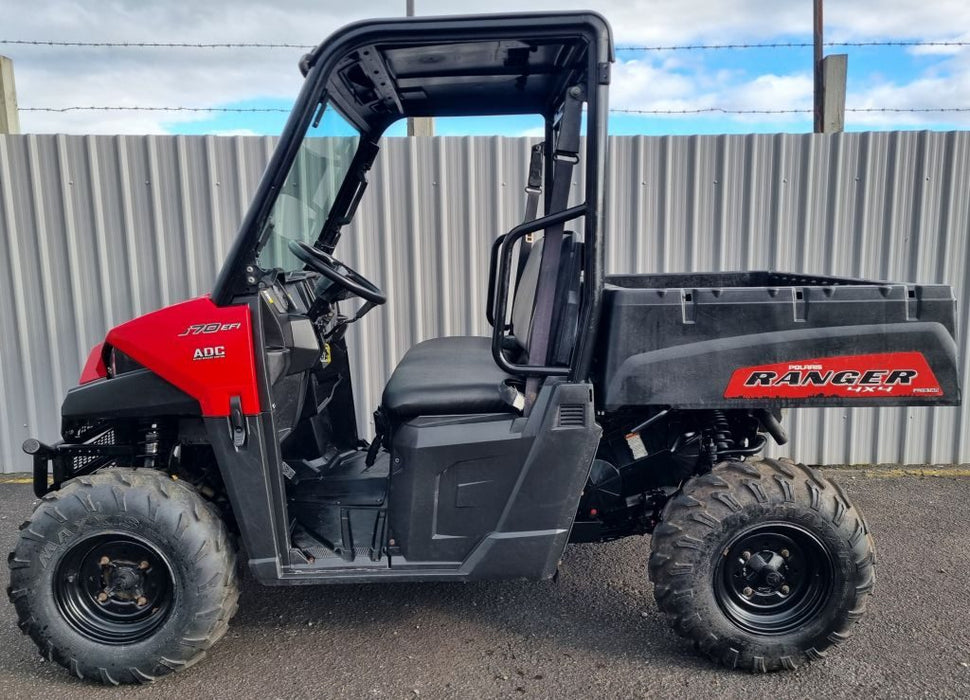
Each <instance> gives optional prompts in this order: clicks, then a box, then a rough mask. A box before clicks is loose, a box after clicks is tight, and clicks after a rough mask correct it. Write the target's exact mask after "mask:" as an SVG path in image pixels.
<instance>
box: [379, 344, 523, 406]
mask: <svg viewBox="0 0 970 700" xmlns="http://www.w3.org/2000/svg"><path fill="white" fill-rule="evenodd" d="M512 379H513V377H512V376H511V375H508V374H506V373H505V372H503V371H502V370H500V369H499V368H498V365H496V364H495V360H494V358H492V339H491V338H478V337H475V336H452V337H447V338H435V339H433V340H426V341H424V342H423V343H418V344H417V345H415V346H414V347H412V348H411V349H410V350H408V351H407V353H405V355H404V357H403V358H402V359H401V362H400V363H399V364H398V366H397V368H395V370H394V373H393V374H392V375H391V378H390V380H388V382H387V386H385V387H384V397H383V399H382V400H381V406H382V407H383V409H384V411H386V412H387V413H388V414H389V415H391V416H393V417H394V418H397V419H399V420H402V419H406V418H413V417H414V416H427V415H439V416H441V415H452V414H463V413H499V412H502V411H511V410H512V405H511V403H512V401H514V398H515V395H516V392H515V390H514V389H513V388H512V387H511V386H509V385H508V384H506V382H507V381H509V380H512Z"/></svg>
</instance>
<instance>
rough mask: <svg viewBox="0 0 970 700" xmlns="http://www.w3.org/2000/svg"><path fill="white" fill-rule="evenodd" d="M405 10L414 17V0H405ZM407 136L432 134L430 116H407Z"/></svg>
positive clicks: (432, 128) (432, 126)
mask: <svg viewBox="0 0 970 700" xmlns="http://www.w3.org/2000/svg"><path fill="white" fill-rule="evenodd" d="M405 12H406V13H407V16H408V17H414V0H406V5H405ZM408 136H434V120H433V119H431V118H430V117H408Z"/></svg>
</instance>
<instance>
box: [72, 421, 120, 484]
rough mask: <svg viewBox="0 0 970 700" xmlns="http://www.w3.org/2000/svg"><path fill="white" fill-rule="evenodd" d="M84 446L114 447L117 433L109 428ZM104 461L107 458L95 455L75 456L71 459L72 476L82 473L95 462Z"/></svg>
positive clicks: (87, 441)
mask: <svg viewBox="0 0 970 700" xmlns="http://www.w3.org/2000/svg"><path fill="white" fill-rule="evenodd" d="M84 444H86V445H97V446H100V447H105V446H107V445H114V444H115V431H114V430H113V429H112V428H108V430H105V431H104V432H103V433H101V434H100V435H98V436H97V437H95V438H93V439H90V440H86V441H85V443H84ZM104 459H105V457H104V456H103V455H97V454H94V455H75V456H73V457H71V473H72V474H74V473H77V472H79V471H81V470H82V469H84V468H85V467H88V466H90V465H91V464H93V463H94V462H97V461H99V460H101V461H104Z"/></svg>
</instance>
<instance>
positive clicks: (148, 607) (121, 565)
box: [54, 533, 175, 645]
mask: <svg viewBox="0 0 970 700" xmlns="http://www.w3.org/2000/svg"><path fill="white" fill-rule="evenodd" d="M174 594H175V582H174V579H173V577H172V568H171V566H170V565H169V563H168V561H167V560H166V558H165V557H164V555H163V554H162V553H161V552H159V551H158V549H157V548H155V547H154V546H153V545H151V544H149V543H148V542H147V541H145V540H143V539H141V538H139V537H135V536H133V535H129V534H122V533H105V534H101V535H96V536H94V537H88V538H86V539H84V540H82V541H80V542H78V543H77V544H75V545H74V546H73V547H71V549H69V550H68V551H67V553H66V554H65V555H64V556H63V557H62V558H61V560H60V562H59V563H58V565H57V569H56V570H55V572H54V599H55V601H56V603H57V607H58V608H59V609H60V612H61V614H62V615H63V616H64V619H65V620H66V621H67V623H68V624H69V625H70V626H71V627H73V628H74V629H75V630H76V631H77V632H78V633H79V634H81V635H83V636H84V637H86V638H87V639H90V640H92V641H95V642H99V643H101V644H112V645H121V644H134V643H135V642H140V641H142V640H144V639H147V638H148V637H150V636H152V634H154V633H155V632H156V631H157V630H158V628H159V627H160V626H161V625H162V624H163V623H164V622H165V620H166V619H168V616H169V613H170V612H171V610H172V606H173V600H174V597H175V596H174Z"/></svg>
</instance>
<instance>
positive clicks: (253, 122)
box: [0, 0, 970, 134]
mask: <svg viewBox="0 0 970 700" xmlns="http://www.w3.org/2000/svg"><path fill="white" fill-rule="evenodd" d="M416 5H417V10H418V13H419V14H451V13H461V12H474V11H479V10H481V9H483V8H487V9H488V10H489V11H495V12H501V11H515V10H522V9H538V10H555V9H567V8H568V9H583V8H586V7H594V8H595V9H597V10H599V11H600V12H602V13H603V14H604V15H606V17H607V18H608V19H609V20H610V22H611V24H612V25H613V29H614V33H615V39H616V44H617V47H618V49H620V50H618V52H617V65H616V67H615V72H614V82H613V86H612V107H614V108H615V109H618V110H694V109H709V108H722V109H728V110H764V109H767V110H775V109H786V110H787V109H794V110H804V109H810V108H811V104H812V70H811V56H812V52H811V49H810V48H793V49H781V48H778V49H747V50H692V51H676V50H669V51H642V50H622V49H623V48H624V47H634V46H670V45H682V44H723V43H752V42H754V43H764V42H810V41H811V29H812V13H811V1H810V0H598V2H595V3H594V2H590V0H533V1H532V2H531V3H526V4H523V3H522V0H491V2H489V3H487V4H486V5H483V4H480V3H470V2H468V3H463V2H461V0H458V1H456V0H452V1H451V2H445V1H444V0H416ZM403 10H404V0H393V1H387V0H366V1H364V2H356V3H354V2H345V1H339V2H337V1H334V0H313V1H311V2H307V1H304V0H289V1H287V2H276V3H270V2H265V1H263V2H257V1H255V0H233V1H232V2H229V1H228V0H205V1H204V2H203V1H200V0H193V1H191V2H190V1H186V0H167V1H166V2H146V1H145V0H100V1H95V0H29V1H27V0H3V9H2V10H0V20H2V21H0V53H2V54H4V55H6V56H10V57H12V58H13V59H14V62H15V69H16V79H17V91H18V101H19V104H20V106H21V107H23V108H31V107H34V108H36V107H56V108H63V107H72V106H144V107H173V106H184V107H222V108H225V107H231V108H259V109H278V110H281V112H268V113H255V114H232V113H175V112H132V111H77V112H64V113H50V112H36V111H25V112H22V113H21V126H22V130H23V131H25V132H36V133H40V132H62V133H102V134H104V133H222V134H227V133H277V132H278V131H279V129H280V128H281V126H282V124H283V121H284V120H285V116H286V115H285V114H284V113H282V111H284V110H287V109H288V108H289V106H290V105H291V104H292V100H293V98H294V96H295V95H296V93H297V91H298V90H299V86H300V80H301V79H300V75H299V72H298V71H297V68H296V62H297V60H298V59H299V57H300V55H301V54H302V53H303V51H302V50H301V49H297V48H287V49H241V48H237V49H215V48H182V49H174V48H154V49H151V48H117V47H116V48H97V47H95V48H91V47H54V46H26V45H20V44H12V43H2V41H7V42H10V41H13V40H20V41H23V40H28V41H31V40H33V41H80V42H124V41H128V42H185V43H216V42H218V43H232V42H244V43H245V42H258V43H286V44H300V45H303V44H305V45H313V44H316V43H318V42H320V41H321V40H322V39H323V38H325V37H326V36H327V35H328V34H329V33H330V32H332V31H333V30H334V29H336V28H337V27H339V26H340V25H342V24H345V23H347V22H350V21H353V20H357V19H363V18H368V17H380V16H394V15H400V14H403ZM825 14H826V17H825V20H826V22H825V25H826V26H825V31H826V37H825V38H826V40H827V41H849V42H868V41H886V40H892V41H922V42H927V41H931V42H933V41H935V42H954V41H955V42H970V2H967V1H966V0H931V1H929V2H926V1H925V0H924V1H923V2H920V1H918V0H881V1H880V2H875V1H873V0H830V2H829V3H828V5H827V7H826V10H825ZM826 51H827V52H830V53H848V54H849V80H848V96H847V99H846V102H847V107H848V108H849V109H850V110H851V109H853V108H854V109H875V108H879V109H882V108H888V109H894V110H913V109H927V108H936V107H944V108H970V46H959V47H954V46H921V47H912V46H909V47H845V48H843V47H833V48H828V49H826ZM846 121H847V128H848V129H850V130H856V131H858V130H872V129H966V128H968V127H970V112H962V113H961V112H949V113H946V112H943V113H922V112H905V111H903V112H851V111H850V112H849V113H848V114H847V117H846ZM532 126H533V125H532V124H531V123H529V122H528V121H520V120H517V121H515V122H502V123H498V122H495V121H494V120H492V121H488V120H484V121H483V120H471V121H469V120H448V121H445V122H439V123H438V124H437V131H438V133H509V134H516V133H526V132H528V131H529V130H530V128H531V127H532ZM810 129H811V115H810V114H804V113H796V114H779V115H750V114H748V115H729V114H709V115H682V116H668V117H662V116H658V115H637V114H630V113H622V112H617V113H614V114H613V115H611V131H613V132H614V133H644V134H662V133H746V132H765V131H770V132H775V131H794V132H799V131H807V130H810Z"/></svg>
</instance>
